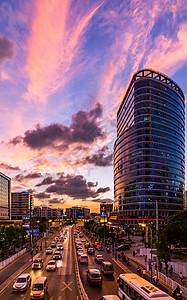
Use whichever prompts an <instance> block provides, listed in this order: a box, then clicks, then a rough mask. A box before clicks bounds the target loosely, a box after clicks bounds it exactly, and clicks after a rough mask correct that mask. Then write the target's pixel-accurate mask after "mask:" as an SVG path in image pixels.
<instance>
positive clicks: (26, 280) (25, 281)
mask: <svg viewBox="0 0 187 300" xmlns="http://www.w3.org/2000/svg"><path fill="white" fill-rule="evenodd" d="M30 285H31V277H30V275H29V274H21V275H20V276H19V277H18V278H17V279H16V281H15V282H14V284H13V291H14V292H22V291H26V290H27V289H28V288H29V287H30Z"/></svg>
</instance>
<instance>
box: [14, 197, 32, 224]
mask: <svg viewBox="0 0 187 300" xmlns="http://www.w3.org/2000/svg"><path fill="white" fill-rule="evenodd" d="M33 206H34V197H33V195H32V194H31V193H29V192H28V191H22V192H12V193H11V216H12V220H26V219H30V215H31V216H32V215H33Z"/></svg>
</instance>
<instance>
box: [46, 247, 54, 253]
mask: <svg viewBox="0 0 187 300" xmlns="http://www.w3.org/2000/svg"><path fill="white" fill-rule="evenodd" d="M45 253H46V254H47V255H48V254H53V249H52V248H51V247H49V248H47V249H46V251H45Z"/></svg>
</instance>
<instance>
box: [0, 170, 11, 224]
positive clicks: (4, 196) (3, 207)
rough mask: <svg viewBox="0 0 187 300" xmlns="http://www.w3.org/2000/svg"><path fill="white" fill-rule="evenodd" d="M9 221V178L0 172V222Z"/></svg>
mask: <svg viewBox="0 0 187 300" xmlns="http://www.w3.org/2000/svg"><path fill="white" fill-rule="evenodd" d="M8 219H11V178H9V177H8V176H6V175H5V174H3V173H1V172H0V220H8Z"/></svg>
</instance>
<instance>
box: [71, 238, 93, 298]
mask: <svg viewBox="0 0 187 300" xmlns="http://www.w3.org/2000/svg"><path fill="white" fill-rule="evenodd" d="M72 242H73V253H74V262H75V273H76V279H77V286H78V290H79V293H80V296H81V299H82V300H89V298H88V295H87V294H86V292H85V289H84V287H83V284H82V280H81V277H80V273H79V266H78V259H77V255H76V249H75V241H74V236H73V234H72Z"/></svg>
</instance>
